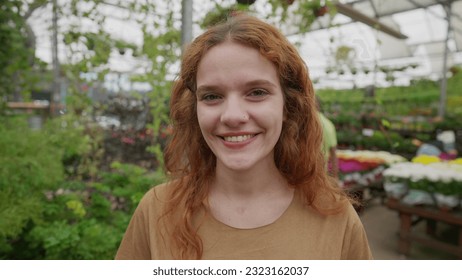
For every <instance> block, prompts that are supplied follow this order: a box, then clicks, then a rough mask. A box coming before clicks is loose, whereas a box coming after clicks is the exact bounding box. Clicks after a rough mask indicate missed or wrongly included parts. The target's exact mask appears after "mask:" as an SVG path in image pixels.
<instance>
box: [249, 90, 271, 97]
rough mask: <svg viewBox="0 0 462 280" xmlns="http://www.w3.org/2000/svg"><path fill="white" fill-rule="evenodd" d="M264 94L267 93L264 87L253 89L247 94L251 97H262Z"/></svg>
mask: <svg viewBox="0 0 462 280" xmlns="http://www.w3.org/2000/svg"><path fill="white" fill-rule="evenodd" d="M266 95H268V92H267V91H266V90H264V89H254V90H252V91H251V92H250V94H249V96H251V97H264V96H266Z"/></svg>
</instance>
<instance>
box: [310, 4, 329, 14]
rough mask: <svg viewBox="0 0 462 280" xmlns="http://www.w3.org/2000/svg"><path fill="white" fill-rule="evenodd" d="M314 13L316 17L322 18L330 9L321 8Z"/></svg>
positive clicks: (315, 9)
mask: <svg viewBox="0 0 462 280" xmlns="http://www.w3.org/2000/svg"><path fill="white" fill-rule="evenodd" d="M313 11H314V15H315V16H316V17H322V16H323V15H325V14H327V12H328V11H329V9H328V8H327V6H321V7H317V8H314V10H313Z"/></svg>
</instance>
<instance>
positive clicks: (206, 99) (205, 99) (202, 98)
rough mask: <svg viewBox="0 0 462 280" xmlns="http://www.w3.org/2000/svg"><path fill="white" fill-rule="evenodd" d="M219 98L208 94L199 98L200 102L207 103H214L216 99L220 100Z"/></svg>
mask: <svg viewBox="0 0 462 280" xmlns="http://www.w3.org/2000/svg"><path fill="white" fill-rule="evenodd" d="M220 98H221V96H219V95H217V94H212V93H209V94H204V95H203V96H202V97H201V100H202V101H209V102H212V101H216V100H218V99H220Z"/></svg>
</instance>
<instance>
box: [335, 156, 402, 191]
mask: <svg viewBox="0 0 462 280" xmlns="http://www.w3.org/2000/svg"><path fill="white" fill-rule="evenodd" d="M337 158H338V166H339V171H340V179H341V181H342V185H343V187H348V186H350V185H361V186H367V185H370V184H372V183H374V182H377V181H380V180H381V179H382V172H383V171H384V170H385V168H386V167H387V166H390V165H391V164H393V163H396V162H403V161H406V159H405V158H404V157H402V156H399V155H394V154H391V153H389V152H385V151H367V150H362V151H352V150H337Z"/></svg>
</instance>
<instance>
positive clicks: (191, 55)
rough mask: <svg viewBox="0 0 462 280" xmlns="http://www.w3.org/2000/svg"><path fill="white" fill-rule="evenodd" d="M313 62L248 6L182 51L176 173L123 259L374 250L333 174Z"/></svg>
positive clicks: (309, 255) (338, 254)
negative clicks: (324, 144)
mask: <svg viewBox="0 0 462 280" xmlns="http://www.w3.org/2000/svg"><path fill="white" fill-rule="evenodd" d="M317 111H318V110H317V109H316V102H315V95H314V91H313V86H312V83H311V81H310V79H309V75H308V69H307V67H306V65H305V63H304V61H303V59H302V58H301V57H300V55H299V54H298V52H297V50H296V48H295V47H294V46H293V45H292V44H291V43H289V41H288V40H287V39H286V38H285V37H284V36H283V35H282V34H281V32H280V31H278V30H277V29H276V28H275V27H273V26H271V25H269V24H267V23H265V22H264V21H262V20H259V19H257V18H255V17H252V16H248V15H245V14H239V15H235V16H234V17H232V18H230V19H229V20H228V21H226V22H224V23H222V24H219V25H216V26H214V27H211V28H210V29H208V30H207V31H205V33H203V34H202V35H200V36H199V37H197V38H196V39H195V40H194V41H193V42H192V43H191V44H190V45H189V46H188V47H187V48H185V52H184V54H183V57H182V63H181V68H180V73H179V76H178V78H177V80H176V81H175V84H174V88H173V92H172V96H171V101H170V118H171V122H172V129H173V132H172V137H171V140H170V143H169V144H168V146H167V148H166V150H165V154H164V157H165V168H166V173H167V174H168V175H169V176H170V178H169V180H168V181H167V182H166V183H165V184H162V185H160V186H156V187H154V188H152V189H151V190H150V191H149V192H148V193H147V194H146V195H145V196H144V197H143V199H142V200H141V202H140V203H139V205H138V207H137V209H136V210H135V213H134V214H133V217H132V219H131V221H130V223H129V225H128V228H127V230H126V232H125V235H124V237H123V240H122V242H121V244H120V247H119V250H118V252H117V255H116V259H245V260H248V259H371V258H372V254H371V251H370V248H369V244H368V240H367V236H366V233H365V230H364V228H363V225H362V223H361V220H360V219H359V217H358V215H357V213H356V212H355V210H354V208H353V206H352V204H351V202H352V201H351V200H350V198H349V197H348V196H347V194H346V193H344V192H343V191H342V190H341V189H340V188H338V187H337V183H336V181H335V180H334V179H333V178H332V177H330V176H328V175H327V172H326V166H325V164H324V163H325V160H324V155H323V152H322V148H321V147H322V133H323V132H322V126H321V123H320V120H319V116H318V113H317Z"/></svg>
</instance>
